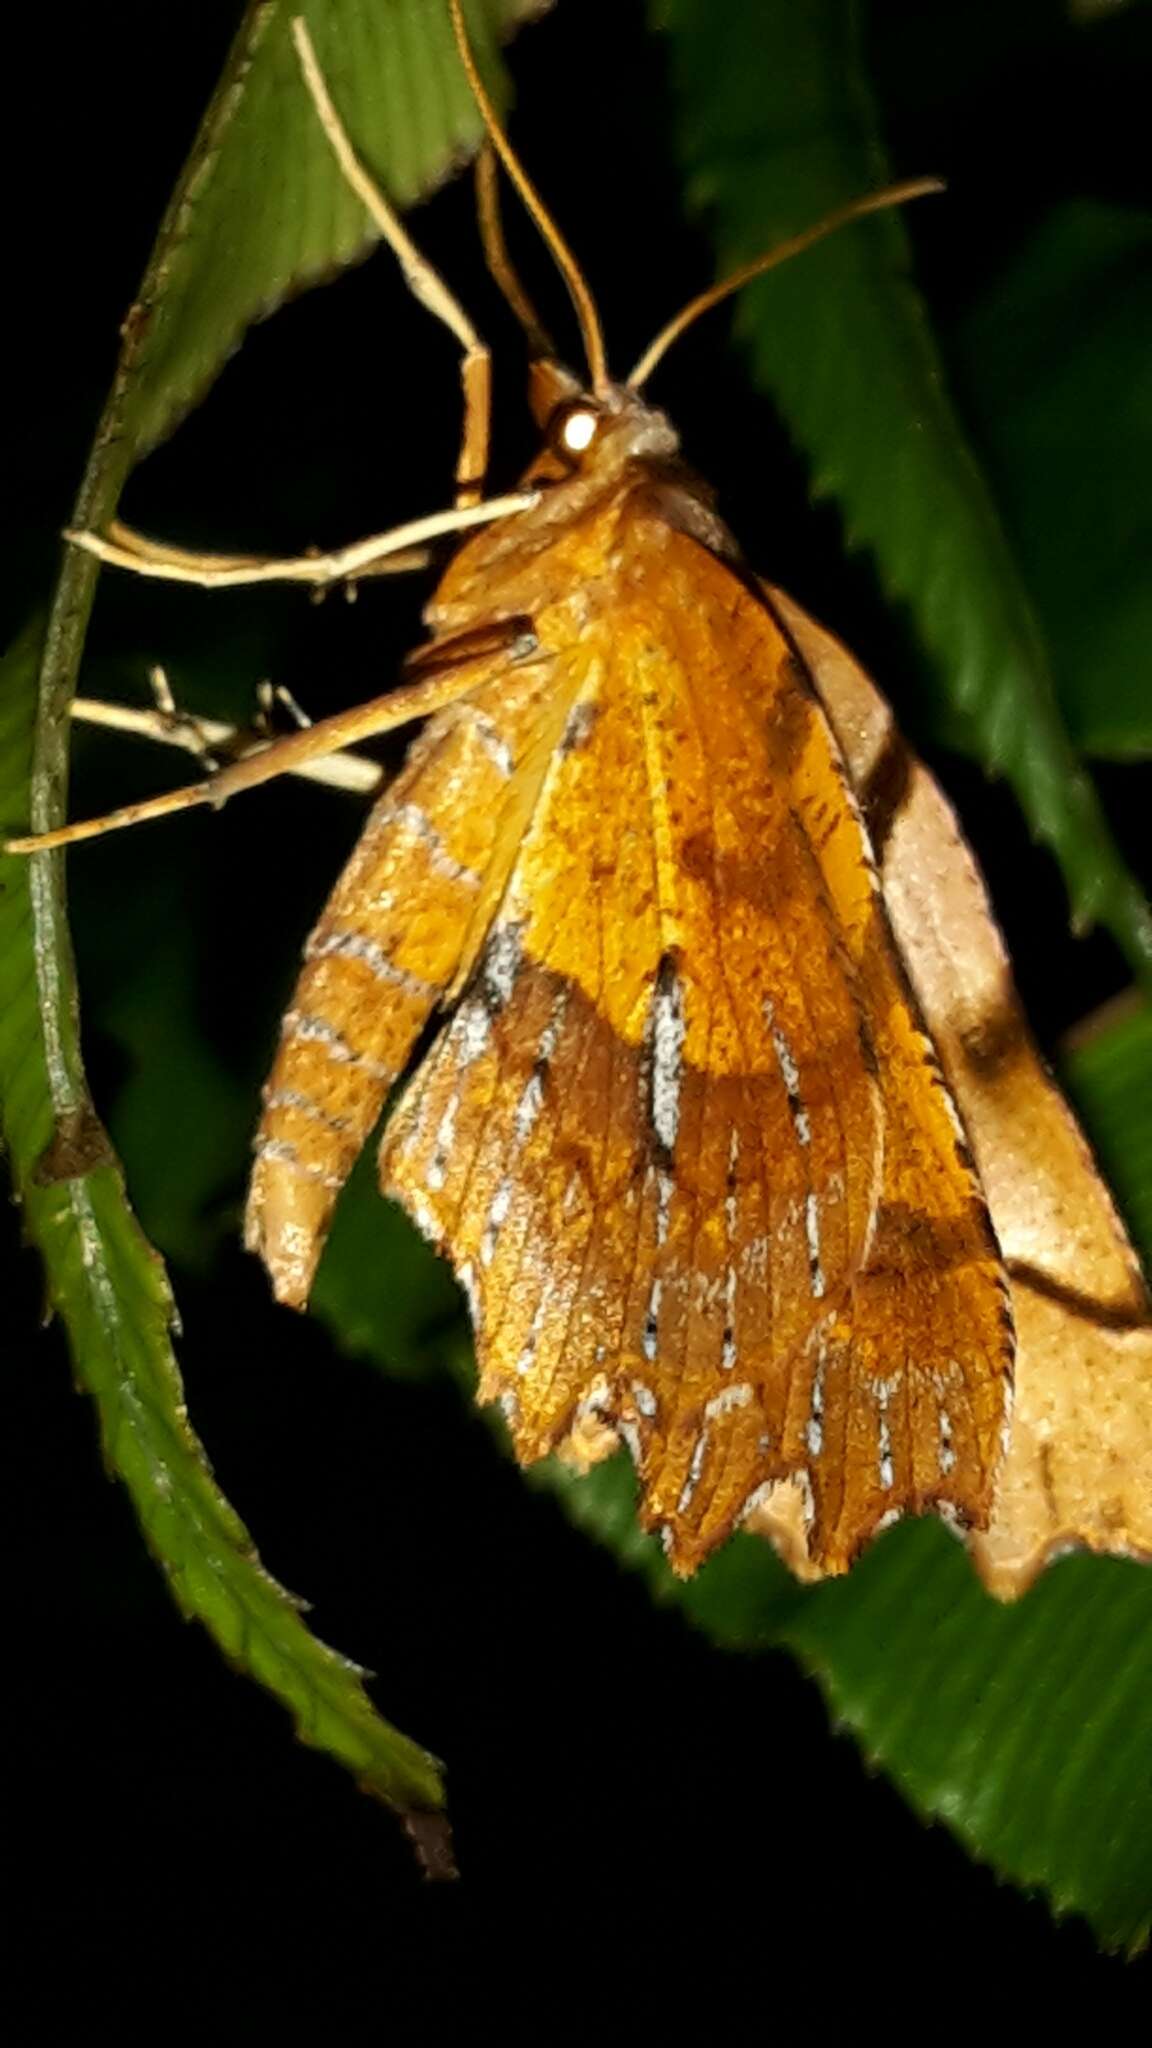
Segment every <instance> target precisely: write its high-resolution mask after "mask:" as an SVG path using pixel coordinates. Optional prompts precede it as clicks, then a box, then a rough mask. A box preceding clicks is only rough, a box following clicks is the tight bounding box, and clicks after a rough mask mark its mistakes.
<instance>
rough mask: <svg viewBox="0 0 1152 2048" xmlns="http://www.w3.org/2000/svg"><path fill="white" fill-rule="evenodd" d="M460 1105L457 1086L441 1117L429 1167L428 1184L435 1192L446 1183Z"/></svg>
mask: <svg viewBox="0 0 1152 2048" xmlns="http://www.w3.org/2000/svg"><path fill="white" fill-rule="evenodd" d="M459 1107H460V1090H459V1089H458V1088H457V1089H456V1090H455V1092H454V1093H453V1094H452V1095H450V1096H449V1097H448V1103H447V1107H446V1108H445V1111H444V1114H443V1116H442V1117H441V1119H440V1126H439V1129H438V1130H437V1132H436V1137H435V1140H434V1141H433V1148H432V1159H431V1163H430V1165H429V1167H428V1174H427V1180H428V1186H429V1187H430V1188H431V1189H432V1190H433V1192H434V1193H436V1192H438V1191H439V1189H440V1188H442V1187H443V1185H444V1176H445V1173H446V1171H447V1167H448V1155H449V1153H450V1152H451V1150H452V1145H453V1141H454V1139H455V1136H456V1112H457V1110H458V1109H459Z"/></svg>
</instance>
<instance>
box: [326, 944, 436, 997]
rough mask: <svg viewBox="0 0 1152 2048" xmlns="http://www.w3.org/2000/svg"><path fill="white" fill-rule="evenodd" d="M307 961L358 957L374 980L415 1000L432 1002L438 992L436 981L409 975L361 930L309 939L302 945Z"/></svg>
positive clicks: (356, 958) (354, 958) (353, 958)
mask: <svg viewBox="0 0 1152 2048" xmlns="http://www.w3.org/2000/svg"><path fill="white" fill-rule="evenodd" d="M304 957H305V959H306V960H335V959H339V960H358V961H359V962H360V964H361V966H363V967H366V968H367V969H368V971H369V973H370V974H374V975H375V977H376V979H377V981H386V982H388V983H390V984H391V986H392V987H393V988H399V989H403V991H404V994H405V995H409V996H415V997H416V999H417V1001H418V1002H422V1003H427V1002H432V1001H433V1000H434V999H435V997H436V996H437V995H439V993H440V991H439V989H438V987H437V986H436V983H435V982H432V981H423V980H422V979H421V977H420V976H419V975H418V974H409V972H408V969H407V968H406V967H398V966H397V965H396V962H395V961H394V960H391V959H389V957H388V955H387V953H386V952H385V951H384V949H383V947H382V946H378V945H377V944H376V941H375V940H374V939H368V938H365V936H364V933H363V932H355V931H344V932H328V933H327V935H326V936H325V937H324V938H322V939H309V941H308V944H307V945H306V946H305V948H304Z"/></svg>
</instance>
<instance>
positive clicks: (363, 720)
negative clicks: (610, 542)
mask: <svg viewBox="0 0 1152 2048" xmlns="http://www.w3.org/2000/svg"><path fill="white" fill-rule="evenodd" d="M536 651H537V649H536V640H535V638H534V636H533V633H532V629H531V620H529V619H525V618H512V619H507V620H503V621H501V622H500V623H499V624H497V625H494V626H486V627H483V628H482V629H480V630H478V631H474V632H469V633H462V634H460V635H458V636H457V637H456V638H453V639H448V640H444V641H441V642H436V641H433V642H432V643H431V644H430V645H429V646H428V647H426V648H424V649H422V650H421V652H420V654H419V655H418V656H417V657H416V658H415V659H414V660H413V661H412V662H411V663H410V664H409V670H408V672H409V674H410V675H411V676H412V678H413V680H412V681H410V682H408V683H406V684H402V685H401V687H400V688H399V689H398V690H390V691H389V692H388V694H387V695H386V696H384V697H372V698H370V699H369V701H368V702H367V703H366V704H354V705H352V706H351V707H350V708H349V709H348V710H347V711H337V712H336V713H334V715H333V716H332V717H331V718H322V719H319V720H318V721H317V723H316V724H315V725H309V726H305V727H304V728H303V730H302V731H300V732H294V733H289V734H288V735H287V736H286V737H285V738H284V739H280V740H274V741H272V742H271V743H269V744H265V745H257V746H256V747H255V748H254V749H253V751H252V752H251V753H248V754H245V755H243V756H242V757H241V759H240V760H238V761H231V762H229V763H228V764H227V766H225V767H223V768H221V769H219V770H218V771H217V773H216V774H214V775H210V776H208V777H207V778H206V780H205V781H203V782H194V783H191V784H190V785H189V786H188V787H187V788H186V789H173V790H166V791H165V792H164V794H163V795H162V796H153V797H147V798H145V800H144V802H143V803H138V804H125V805H124V806H123V808H122V809H120V810H116V811H109V812H107V813H106V815H105V816H104V817H102V818H87V819H84V820H83V821H82V822H81V823H79V824H75V825H61V826H60V827H58V829H57V830H55V831H52V832H40V833H35V834H30V835H29V836H28V837H25V838H18V839H9V840H8V841H7V842H6V843H5V844H4V847H3V851H4V852H5V853H47V852H48V851H49V850H50V849H51V848H52V847H57V846H71V845H74V844H75V843H76V842H77V841H78V840H81V839H95V838H98V837H100V836H101V835H102V834H103V833H105V832H117V831H120V830H121V829H122V828H123V827H124V826H126V825H142V824H144V823H145V822H146V821H147V820H148V819H151V818H163V817H168V816H169V815H170V814H171V813H172V812H174V811H186V810H191V809H192V808H193V807H194V806H196V805H198V804H211V805H212V806H213V808H215V809H218V808H219V806H220V805H221V804H223V803H225V802H227V800H228V798H229V797H230V796H236V795H238V794H239V793H240V791H241V790H244V789H255V788H256V787H257V785H258V784H259V783H261V782H272V781H274V780H275V778H276V777H277V776H278V775H298V774H300V773H301V772H303V770H304V768H305V765H306V764H307V763H310V762H313V761H319V760H323V759H324V758H325V757H327V756H330V755H334V754H340V753H343V751H344V749H345V748H346V747H348V746H350V745H351V744H352V743H353V742H354V741H356V740H361V739H372V738H375V737H376V736H377V735H379V734H381V733H386V732H393V731H395V729H396V728H397V727H398V726H402V725H411V724H412V723H413V721H414V720H415V719H418V718H427V717H429V716H430V714H431V713H432V712H434V711H442V710H443V709H444V708H445V706H446V705H449V704H455V703H457V702H458V701H459V700H460V699H461V698H463V697H467V696H470V695H471V693H472V691H473V690H475V689H476V688H477V687H478V686H479V685H481V684H482V683H484V682H487V681H488V680H489V679H490V677H491V674H492V664H493V662H494V661H500V660H505V661H508V660H511V661H517V660H530V659H531V658H532V656H533V655H534V654H535V653H536Z"/></svg>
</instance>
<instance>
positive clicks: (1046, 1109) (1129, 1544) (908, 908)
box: [772, 591, 1152, 1598]
mask: <svg viewBox="0 0 1152 2048" xmlns="http://www.w3.org/2000/svg"><path fill="white" fill-rule="evenodd" d="M772 596H773V602H774V603H775V604H776V606H777V607H778V608H779V609H780V611H781V612H782V613H783V615H784V617H785V619H786V620H787V623H788V625H789V628H790V630H791V631H792V632H793V634H794V635H795V636H796V639H797V641H798V643H799V644H800V645H801V647H802V648H803V650H804V653H805V656H806V658H807V660H808V662H809V665H810V668H811V671H812V674H813V677H814V680H815V683H816V686H817V689H818V690H819V691H820V694H821V698H822V701H823V703H824V705H825V708H826V710H827V712H828V715H829V718H830V719H831V721H832V724H833V726H834V728H835V730H836V733H837V736H838V738H839V741H840V744H841V746H842V748H843V750H844V754H845V758H846V761H847V763H848V767H849V772H850V774H851V776H852V779H853V783H854V785H855V787H856V789H857V792H858V794H859V797H860V801H861V804H862V806H863V808H864V811H865V815H866V817H867V819H868V821H869V824H870V829H871V832H872V836H873V841H874V844H875V848H876V854H877V859H878V862H879V866H880V872H881V877H882V882H883V888H884V896H885V902H886V906H887V910H888V915H889V919H890V921H891V924H892V928H893V931H894V934H895V937H896V941H897V944H898V946H899V948H900V951H901V956H902V959H903V961H904V965H905V967H906V970H907V973H908V975H909V978H910V980H911V982H912V984H913V986H914V988H915V990H916V994H917V997H918V1000H919V1003H920V1006H921V1010H922V1013H923V1015H924V1016H925V1018H926V1020H927V1022H928V1024H929V1026H930V1028H931V1031H932V1035H933V1040H934V1043H935V1046H936V1049H937V1052H938V1053H939V1056H940V1059H941V1062H942V1064H943V1067H944V1071H945V1074H946V1075H947V1078H948V1081H949V1084H950V1086H951V1088H952V1091H953V1094H954V1096H955V1098H956V1100H957V1102H958V1104H959V1106H960V1108H961V1111H962V1113H963V1116H964V1119H965V1123H966V1126H967V1129H968V1132H969V1135H970V1137H971V1141H972V1148H973V1152H974V1154H975V1158H976V1162H977V1166H978V1169H979V1172H980V1175H981V1180H982V1184H983V1187H984V1191H985V1195H986V1197H987V1200H988V1203H989V1208H990V1213H991V1217H992V1221H993V1224H994V1226H995V1229H996V1232H997V1235H998V1238H999V1242H1000V1246H1001V1250H1002V1253H1003V1256H1004V1260H1005V1265H1006V1271H1007V1274H1008V1281H1009V1288H1010V1292H1011V1298H1012V1306H1013V1313H1014V1318H1015V1323H1016V1331H1017V1355H1016V1373H1015V1382H1016V1384H1015V1400H1014V1408H1013V1417H1012V1426H1011V1431H1010V1433H1009V1436H1008V1441H1007V1448H1006V1455H1005V1460H1004V1464H1003V1466H1002V1468H1001V1471H1000V1475H999V1479H998V1482H997V1487H996V1493H995V1500H994V1505H993V1512H992V1517H991V1521H990V1523H989V1526H988V1528H987V1529H986V1530H985V1531H982V1532H978V1533H977V1534H976V1535H974V1537H973V1539H972V1549H973V1554H974V1557H975V1560H976V1564H977V1567H978V1569H979V1571H980V1573H981V1576H982V1577H983V1579H984V1580H985V1583H986V1584H987V1585H988V1586H989V1588H990V1589H991V1590H992V1591H993V1592H995V1593H998V1594H999V1595H1001V1596H1002V1597H1005V1598H1007V1597H1013V1596H1015V1595H1016V1594H1018V1593H1020V1592H1023V1591H1024V1590H1025V1589H1026V1588H1027V1587H1028V1586H1029V1585H1030V1584H1031V1583H1032V1581H1033V1579H1034V1578H1035V1577H1036V1575H1037V1573H1038V1572H1039V1571H1041V1570H1042V1569H1043V1566H1044V1565H1045V1564H1046V1563H1047V1562H1048V1561H1049V1560H1050V1559H1051V1558H1052V1557H1054V1556H1058V1555H1060V1554H1061V1552H1062V1551H1063V1550H1065V1549H1068V1548H1071V1547H1085V1548H1088V1549H1093V1550H1099V1551H1105V1552H1112V1553H1114V1554H1119V1555H1127V1556H1134V1557H1152V1305H1150V1303H1149V1298H1148V1291H1147V1288H1146V1286H1145V1283H1144V1279H1143V1276H1142V1274H1141V1271H1140V1268H1139V1264H1138V1262H1137V1260H1136V1257H1135V1255H1134V1253H1133V1251H1132V1247H1131V1245H1130V1244H1129V1242H1128V1239H1127V1236H1126V1233H1125V1231H1124V1227H1123V1224H1122V1223H1121V1221H1120V1218H1119V1216H1118V1214H1117V1212H1116V1208H1115V1205H1114V1203H1113V1201H1112V1198H1111V1196H1110V1194H1109V1192H1108V1189H1107V1187H1106V1186H1105V1184H1104V1182H1103V1180H1102V1179H1101V1177H1100V1174H1099V1172H1098V1170H1097V1168H1096V1166H1095V1163H1094V1161H1093V1159H1092V1155H1091V1152H1090V1150H1089V1148H1088V1146H1087V1144H1086V1143H1085V1140H1084V1138H1083V1135H1082V1133H1081V1132H1080V1130H1079V1128H1078V1126H1077V1124H1076V1120H1075V1118H1074V1116H1073V1115H1072V1112H1071V1110H1070V1108H1069V1106H1068V1104H1067V1102H1066V1101H1065V1099H1064V1097H1063V1096H1062V1095H1061V1093H1060V1090H1059V1089H1058V1087H1057V1086H1056V1084H1055V1082H1054V1081H1053V1079H1052V1077H1051V1075H1050V1074H1049V1073H1048V1071H1047V1069H1046V1067H1045V1066H1044V1063H1043V1061H1042V1060H1041V1058H1040V1057H1039V1055H1038V1053H1037V1051H1036V1047H1035V1045H1034V1043H1033V1040H1032V1037H1031V1033H1030V1032H1029V1029H1028V1025H1027V1020H1026V1018H1025V1016H1024V1013H1023V1010H1022V1008H1021V1005H1020V1001H1019V998H1018V996H1017V995H1016V992H1015V989H1014V987H1013V983H1012V972H1011V966H1010V963H1009V959H1008V955H1007V952H1006V950H1005V947H1004V943H1003V940H1002V938H1001V936H1000V933H999V931H998V929H997V926H996V922H995V919H994V918H993V915H992V912H991V910H990V907H989V904H988V898H987V894H986V891H985V889H984V885H983V882H982V880H981V877H980V874H979V870H978V869H977V866H976V863H975V860H974V859H973V856H972V853H971V851H970V849H969V847H968V846H967V845H966V843H965V840H964V836H963V833H962V832H961V830H960V827H959V825H958V823H957V820H956V818H955V815H954V813H953V811H952V809H951V807H950V806H949V804H948V803H947V801H946V799H945V798H944V797H943V795H942V794H941V792H940V790H939V788H938V787H937V785H936V783H935V782H934V781H933V779H932V777H931V776H930V775H929V773H928V771H927V770H926V769H925V767H924V765H923V763H922V762H919V761H917V760H916V759H915V758H914V757H913V756H912V755H911V754H910V753H909V751H908V749H907V747H906V746H905V744H904V742H903V741H902V740H901V738H900V735H899V733H898V732H897V731H896V728H895V725H894V722H893V719H892V714H891V712H890V710H889V708H888V706H887V705H886V704H885V703H884V700H883V698H882V697H881V696H880V695H879V693H878V691H877V690H876V688H875V686H874V685H873V684H872V683H871V682H870V681H869V679H868V678H867V677H866V676H865V674H864V672H863V671H862V669H861V668H860V666H859V664H858V663H857V662H855V661H854V660H853V659H852V656H851V655H850V654H848V653H847V652H846V651H845V649H844V648H843V647H841V646H840V645H839V643H838V642H837V641H836V640H834V639H833V637H832V635H831V634H829V633H827V632H825V631H824V629H823V628H821V627H819V626H817V625H816V624H815V623H814V622H813V621H812V620H811V619H809V618H808V617H807V616H806V615H805V614H804V613H803V612H802V611H801V610H800V608H799V606H797V605H795V604H794V603H793V602H792V601H791V600H790V599H789V598H787V597H786V596H785V595H784V594H783V593H782V592H780V591H774V592H773V593H772ZM790 1526H791V1529H792V1532H793V1534H794V1533H795V1524H794V1518H793V1522H792V1524H791V1525H790ZM797 1562H798V1565H799V1568H800V1569H804V1566H805V1554H804V1549H803V1546H802V1545H799V1546H798V1547H797Z"/></svg>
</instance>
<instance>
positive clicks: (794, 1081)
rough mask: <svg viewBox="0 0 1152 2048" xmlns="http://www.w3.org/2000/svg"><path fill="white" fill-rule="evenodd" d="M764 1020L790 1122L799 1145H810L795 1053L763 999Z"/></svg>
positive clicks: (810, 1133)
mask: <svg viewBox="0 0 1152 2048" xmlns="http://www.w3.org/2000/svg"><path fill="white" fill-rule="evenodd" d="M764 1021H765V1023H766V1024H767V1026H768V1029H769V1031H770V1032H771V1034H772V1044H773V1046H774V1048H775V1052H776V1061H777V1065H778V1066H779V1068H780V1078H781V1080H782V1081H783V1083H784V1088H785V1092H786V1093H787V1096H788V1107H789V1109H790V1110H791V1112H792V1122H793V1125H794V1127H795V1131H796V1136H797V1138H798V1140H799V1142H800V1144H801V1145H810V1144H811V1143H812V1126H811V1123H810V1122H809V1120H808V1112H807V1110H806V1109H805V1107H804V1098H803V1096H802V1095H801V1093H800V1069H799V1067H798V1066H797V1064H796V1055H795V1054H794V1052H793V1051H792V1047H791V1046H790V1045H789V1043H788V1040H787V1039H786V1038H785V1036H784V1033H783V1032H782V1031H781V1029H780V1026H779V1025H778V1024H777V1023H776V1020H775V1012H774V1010H773V1007H772V1004H771V1003H770V1002H768V1001H765V1004H764Z"/></svg>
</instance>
